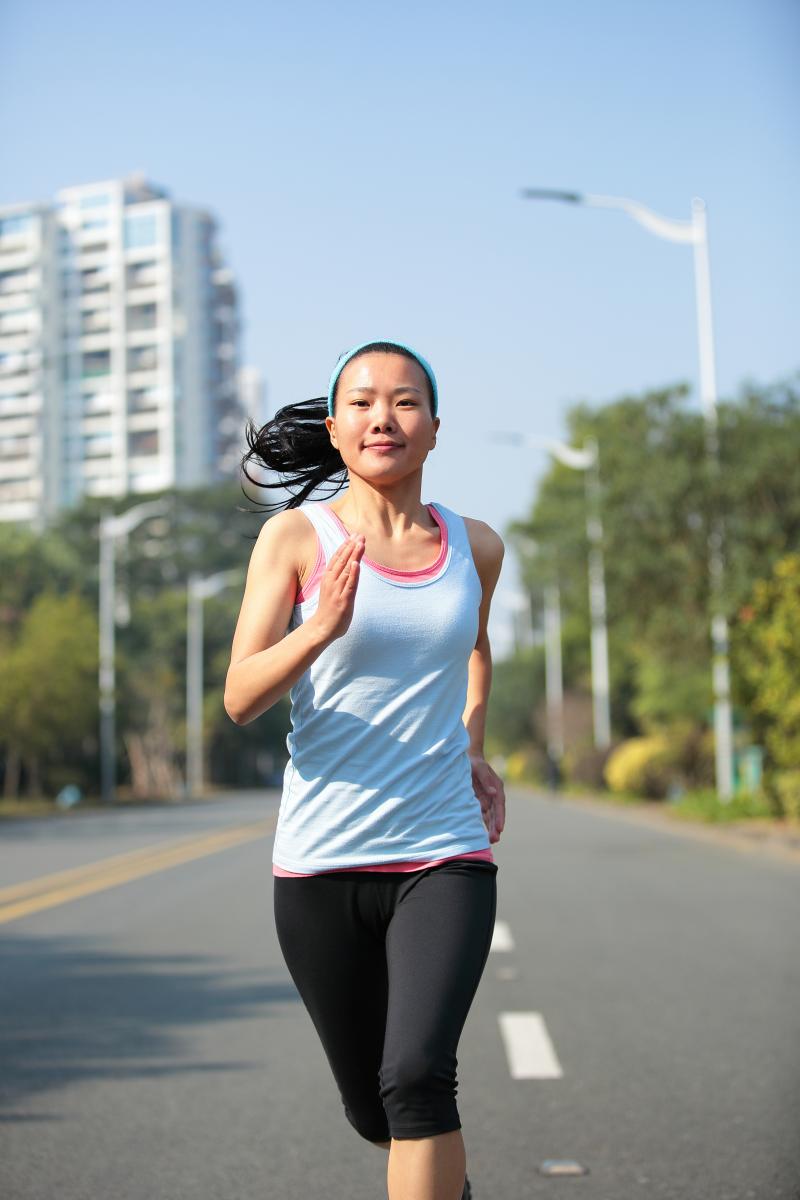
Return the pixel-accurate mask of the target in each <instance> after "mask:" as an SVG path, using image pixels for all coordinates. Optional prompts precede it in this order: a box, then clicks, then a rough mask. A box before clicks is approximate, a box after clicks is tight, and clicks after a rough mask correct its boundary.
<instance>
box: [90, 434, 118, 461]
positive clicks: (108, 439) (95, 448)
mask: <svg viewBox="0 0 800 1200" xmlns="http://www.w3.org/2000/svg"><path fill="white" fill-rule="evenodd" d="M111 449H112V436H111V434H110V433H89V434H87V435H86V437H85V438H84V439H83V453H84V455H85V457H86V458H108V457H109V456H110V454H111Z"/></svg>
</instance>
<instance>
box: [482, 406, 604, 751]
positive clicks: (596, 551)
mask: <svg viewBox="0 0 800 1200" xmlns="http://www.w3.org/2000/svg"><path fill="white" fill-rule="evenodd" d="M489 436H490V437H491V438H492V440H493V441H502V442H510V443H511V444H512V445H515V446H534V447H537V448H541V447H544V448H545V449H547V450H549V451H550V453H551V454H552V455H553V457H554V458H556V459H557V460H558V461H559V462H560V463H563V464H564V466H566V467H571V468H572V469H573V470H576V471H585V472H586V475H585V482H586V534H587V537H588V539H589V611H590V614H591V626H592V634H591V651H592V715H593V721H594V744H595V746H596V747H597V749H598V750H607V749H608V747H609V746H610V745H611V709H610V699H609V669H608V629H607V624H606V582H605V563H604V560H603V521H602V516H601V513H600V451H599V447H598V445H597V442H596V441H595V439H594V438H587V440H586V445H585V447H584V448H583V449H581V448H579V447H576V446H567V445H566V444H565V443H564V442H558V441H556V440H555V439H553V438H541V437H532V436H530V435H526V434H522V433H516V432H504V431H501V430H497V431H496V432H494V433H490V435H489ZM546 599H547V601H548V609H549V613H550V615H549V617H548V621H549V626H550V629H551V638H552V630H553V629H554V628H555V624H554V622H555V620H556V618H555V607H556V606H557V603H558V599H557V594H556V595H553V593H552V592H551V593H550V595H549V597H546ZM559 636H560V635H559ZM554 740H555V739H554Z"/></svg>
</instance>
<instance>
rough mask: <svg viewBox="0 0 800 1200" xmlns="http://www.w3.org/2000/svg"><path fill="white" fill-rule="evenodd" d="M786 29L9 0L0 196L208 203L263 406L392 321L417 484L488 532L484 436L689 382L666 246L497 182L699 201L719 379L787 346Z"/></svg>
mask: <svg viewBox="0 0 800 1200" xmlns="http://www.w3.org/2000/svg"><path fill="white" fill-rule="evenodd" d="M798 50H800V4H798V3H797V2H796V0H669V2H665V0H648V3H641V0H609V2H608V3H605V4H599V3H591V2H590V0H560V2H559V3H548V4H544V3H539V2H537V0H514V2H508V0H506V2H503V0H500V2H499V3H492V4H489V3H488V2H484V3H481V4H477V3H470V2H469V0H466V2H464V0H462V2H461V3H455V2H453V0H445V2H443V3H434V4H430V3H420V2H419V0H410V2H407V3H404V4H403V5H399V4H396V3H395V4H391V5H390V4H387V3H380V2H378V3H370V4H367V3H354V2H352V0H339V2H337V3H335V4H332V3H328V2H325V3H323V2H315V3H308V2H304V0H296V2H294V3H286V2H284V3H281V4H275V3H271V2H270V0H266V2H263V3H251V2H246V0H228V3H226V4H224V5H212V4H205V5H201V4H197V3H192V4H189V3H186V2H185V0H173V2H172V3H168V4H165V3H159V4H155V3H152V0H145V2H140V3H138V4H135V5H113V4H109V3H108V2H107V0H103V2H102V3H100V2H96V0H83V2H81V0H76V2H75V3H73V4H63V3H61V2H58V3H55V2H52V0H24V2H23V0H6V2H5V4H4V6H3V7H2V10H0V121H1V124H0V145H1V146H2V157H3V163H2V171H0V203H9V202H17V201H28V200H45V199H48V198H51V197H52V196H53V195H54V193H55V192H56V191H57V190H58V189H59V188H61V187H66V186H69V185H74V184H82V183H88V182H91V181H92V180H101V179H108V178H114V177H119V176H122V175H124V174H128V173H130V172H131V171H134V170H143V171H145V172H146V174H147V175H148V177H149V178H151V179H153V180H154V181H156V182H158V183H161V184H163V185H165V186H166V187H167V188H168V189H169V190H170V192H171V194H172V195H173V196H174V197H175V198H176V199H177V200H180V201H183V202H187V203H194V204H199V205H203V206H205V207H207V208H209V209H210V210H212V211H213V212H214V213H215V214H216V215H217V217H218V219H219V221H220V223H221V232H222V245H223V249H224V251H225V252H226V254H227V256H228V258H229V260H230V262H231V265H232V266H233V268H234V270H235V272H236V274H237V277H238V279H239V281H240V284H241V293H242V308H243V316H244V322H245V329H244V354H245V358H246V360H247V361H250V362H253V363H255V364H256V365H257V366H259V367H260V368H261V369H262V371H263V373H264V375H265V378H266V380H267V386H268V398H269V402H270V406H271V410H274V408H275V407H277V406H278V405H280V404H284V403H289V402H292V401H296V400H300V399H306V398H308V397H310V396H315V395H321V394H322V393H323V392H324V391H325V388H326V381H327V377H328V374H329V372H330V370H331V367H332V366H333V363H334V362H335V360H336V358H337V356H338V354H339V353H340V352H341V351H342V350H344V349H345V348H346V347H348V346H350V345H353V344H355V343H356V342H358V341H363V340H366V339H367V338H371V337H374V336H389V337H396V338H398V339H400V340H405V341H408V342H410V343H411V344H412V345H415V346H417V347H418V348H419V349H420V351H421V352H422V353H423V354H425V355H426V357H428V358H429V359H430V361H431V362H432V364H433V366H434V369H435V370H436V372H437V376H438V380H439V389H440V415H441V417H442V427H441V431H440V436H439V444H438V446H437V449H436V450H435V451H434V452H433V454H432V455H431V457H430V458H429V459H428V462H427V464H426V468H425V470H426V477H425V482H424V485H423V499H425V500H428V499H436V500H441V501H442V502H443V503H445V504H448V505H450V506H451V507H453V508H455V509H457V510H458V511H459V512H462V513H464V514H466V515H469V516H476V517H481V518H483V519H484V520H486V521H488V522H489V523H490V524H491V525H493V526H494V527H495V528H496V529H498V530H499V531H500V532H501V533H502V531H503V528H504V525H505V523H506V522H507V521H508V520H509V519H511V518H513V517H516V516H519V515H520V514H521V513H523V512H524V511H526V509H527V508H528V506H529V504H530V500H531V498H532V495H533V491H534V484H535V480H536V478H537V476H538V475H539V474H540V473H541V471H542V469H543V468H544V466H545V465H546V463H545V458H544V454H543V453H542V452H539V451H528V452H523V451H519V450H514V449H512V448H507V447H503V446H498V445H492V444H487V442H486V438H485V435H486V431H487V429H489V428H491V427H497V426H498V425H502V426H503V427H506V428H517V429H525V430H528V431H530V432H534V433H538V434H543V435H550V436H563V434H564V425H563V414H564V412H565V410H566V408H567V407H568V406H569V405H570V404H571V403H572V402H574V401H576V400H586V401H590V402H592V403H598V404H599V403H602V402H604V401H607V400H612V399H613V398H615V397H616V396H619V395H621V394H623V393H631V392H638V391H641V390H643V389H645V388H647V387H658V386H662V385H667V384H670V383H675V382H678V381H681V380H686V381H689V382H690V383H691V384H692V385H693V386H694V385H695V381H696V378H697V340H696V327H695V310H694V290H693V286H694V285H693V275H692V257H691V249H690V248H689V247H684V246H680V245H675V244H672V243H669V242H666V241H662V240H660V239H658V238H655V237H653V236H651V235H649V234H647V233H646V232H645V231H644V230H643V229H641V228H640V227H639V226H637V225H635V224H634V223H633V222H632V221H631V220H630V219H629V218H627V217H625V216H624V215H623V214H622V213H615V212H607V211H603V210H599V209H590V208H574V207H571V206H570V207H567V206H563V205H556V204H542V203H531V202H524V201H522V200H520V199H519V198H518V190H519V188H520V187H521V186H525V185H537V186H549V187H565V188H572V189H576V190H579V191H584V192H595V193H605V194H609V195H620V196H629V197H631V198H635V199H638V200H640V201H641V202H642V203H644V204H646V205H648V206H649V207H651V208H653V209H655V210H656V211H658V212H661V213H663V214H664V215H666V216H670V217H676V218H681V217H683V218H688V217H689V213H690V203H691V197H692V196H695V195H696V196H701V197H702V198H703V199H704V200H705V201H706V203H707V205H708V217H709V240H710V248H711V272H712V294H713V301H714V319H715V333H716V346H717V371H718V383H719V391H720V395H721V396H723V397H724V396H726V395H727V396H732V395H734V394H735V393H736V392H737V391H738V389H739V387H740V386H741V384H742V383H743V382H745V381H746V380H749V381H754V382H760V383H767V382H771V381H773V380H774V379H776V378H779V377H782V376H785V375H786V374H787V373H789V372H791V371H794V370H796V369H797V368H798V366H800V353H799V352H798V347H800V337H799V336H798V334H800V322H799V321H798V300H797V287H798V283H797V281H798V278H799V277H800V269H799V268H800V253H799V251H798V230H797V223H798V217H797V212H798V194H799V193H800V187H799V186H798V185H800V154H799V151H800V136H799V135H800V84H799V83H798V80H799V79H800V71H799V70H798V60H799V59H800V55H799V54H798ZM693 402H695V403H696V400H695V401H693ZM516 586H517V571H516V564H515V563H514V561H513V554H512V553H511V552H510V551H509V553H508V554H507V556H506V563H505V565H504V568H503V574H502V576H501V579H500V583H499V585H498V597H501V596H502V593H503V592H504V591H506V592H507V591H508V590H509V589H513V588H515V587H516ZM494 609H495V611H494V613H493V620H492V633H493V640H494V645H495V652H496V654H497V653H502V652H503V650H504V647H505V645H506V619H505V613H504V609H503V607H502V600H501V599H498V602H497V603H496V604H495V606H494Z"/></svg>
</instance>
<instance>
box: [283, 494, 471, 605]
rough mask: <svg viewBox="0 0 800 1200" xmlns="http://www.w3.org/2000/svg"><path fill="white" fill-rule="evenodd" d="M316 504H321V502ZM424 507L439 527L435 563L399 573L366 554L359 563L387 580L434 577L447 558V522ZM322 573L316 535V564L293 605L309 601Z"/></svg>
mask: <svg viewBox="0 0 800 1200" xmlns="http://www.w3.org/2000/svg"><path fill="white" fill-rule="evenodd" d="M318 503H320V504H321V501H320V502H318ZM425 507H426V508H427V510H428V512H429V513H430V514H431V516H432V517H433V519H434V521H435V522H436V524H437V525H438V526H439V533H440V546H439V554H438V556H437V558H436V561H435V562H433V563H431V565H430V566H429V567H423V568H422V570H420V571H401V570H399V569H398V568H396V567H386V566H384V565H383V563H378V562H375V560H374V559H372V558H367V556H366V554H362V556H361V561H362V562H365V563H366V564H367V566H368V567H372V569H373V570H374V571H377V572H378V574H379V575H384V576H385V577H386V578H387V579H428V578H430V577H432V576H434V575H436V574H437V573H438V571H439V570H440V569H441V567H442V564H443V563H444V561H445V559H446V558H447V543H448V537H447V522H446V521H445V520H444V519H443V518H442V517H440V516H439V514H438V512H437V511H436V509H435V508H434V507H433V505H432V504H426V505H425ZM322 508H324V509H325V511H326V512H327V513H329V514H330V516H331V517H333V519H334V521H335V522H336V524H337V526H338V527H339V530H340V531H341V533H343V534H344V536H345V537H349V536H350V531H349V529H347V528H346V527H345V526H344V525H343V524H342V522H341V520H340V519H339V517H338V516H337V515H336V513H335V512H334V511H333V509H332V508H331V506H330V505H329V504H322ZM324 571H325V555H324V553H323V550H322V542H321V541H320V538H319V534H317V558H316V562H315V563H314V570H313V571H312V572H311V574H310V575H309V577H308V579H307V580H306V582H305V583H304V584H303V586H302V588H300V590H299V591H298V592H297V594H296V595H295V604H302V603H303V601H304V600H308V599H309V597H310V596H311V594H312V593H313V591H314V589H315V587H316V586H317V584H318V583H319V580H320V579H321V578H322V575H323V573H324Z"/></svg>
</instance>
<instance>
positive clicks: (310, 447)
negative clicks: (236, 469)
mask: <svg viewBox="0 0 800 1200" xmlns="http://www.w3.org/2000/svg"><path fill="white" fill-rule="evenodd" d="M327 415H328V400H327V397H324V396H320V397H319V398H318V399H314V400H303V401H301V402H300V403H298V404H287V405H285V406H284V407H283V408H279V409H278V411H277V412H276V413H275V416H274V417H273V418H272V419H271V420H269V421H267V423H266V425H262V427H261V428H260V429H258V428H257V427H256V425H255V424H254V422H253V419H252V417H251V418H249V419H248V422H247V428H246V430H245V438H246V440H247V444H248V446H249V447H250V449H249V450H248V451H247V452H246V453H245V454H244V455H243V457H242V471H243V473H244V475H245V477H246V478H247V479H249V480H250V482H251V483H253V484H255V485H256V486H257V487H260V488H283V489H286V490H287V491H289V492H290V493H291V494H290V497H289V499H288V500H283V501H276V502H275V503H274V504H263V505H261V506H260V511H262V512H268V511H270V510H274V511H276V512H279V511H280V510H281V509H284V508H298V507H299V506H300V505H301V504H303V503H304V502H305V501H306V500H307V499H308V497H309V496H310V495H311V494H312V493H313V492H314V491H315V490H316V489H317V488H318V487H319V486H320V485H321V484H324V483H330V484H331V486H332V491H331V492H330V493H329V496H335V495H336V493H337V492H340V491H341V490H342V488H343V487H344V486H345V484H346V483H347V467H346V466H345V464H344V460H343V458H342V456H341V454H340V453H339V451H338V450H337V449H336V447H335V446H334V445H333V444H332V443H331V438H330V434H329V433H328V427H327V425H326V424H325V418H326V417H327ZM248 463H252V464H254V465H258V464H261V465H263V466H264V467H266V468H267V470H268V471H274V472H275V473H276V474H278V475H281V476H284V477H285V478H284V479H283V480H282V481H281V482H279V483H267V482H266V481H265V480H263V479H255V478H253V476H252V475H251V474H250V472H249V471H248V469H247V466H248ZM337 477H340V478H337ZM250 511H251V512H253V511H255V510H253V509H250Z"/></svg>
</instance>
